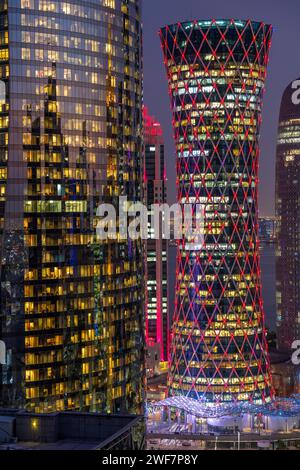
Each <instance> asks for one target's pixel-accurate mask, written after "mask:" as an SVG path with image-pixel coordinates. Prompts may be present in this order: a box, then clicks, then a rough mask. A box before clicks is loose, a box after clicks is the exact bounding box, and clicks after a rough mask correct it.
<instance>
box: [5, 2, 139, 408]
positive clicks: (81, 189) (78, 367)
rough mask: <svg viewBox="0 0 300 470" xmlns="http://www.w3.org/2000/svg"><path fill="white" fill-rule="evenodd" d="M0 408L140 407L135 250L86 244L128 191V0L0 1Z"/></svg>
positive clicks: (134, 178)
mask: <svg viewBox="0 0 300 470" xmlns="http://www.w3.org/2000/svg"><path fill="white" fill-rule="evenodd" d="M0 37H1V45H0V78H1V80H2V82H3V83H4V86H5V98H4V101H3V102H1V106H0V125H1V127H0V177H1V180H0V193H1V201H0V230H1V238H0V239H1V317H0V339H2V340H3V341H4V342H5V344H6V351H7V354H6V364H5V365H3V366H2V367H1V376H0V377H1V380H0V402H1V406H11V407H22V408H24V407H25V408H26V409H28V410H33V411H36V412H50V411H56V410H84V411H103V412H118V411H124V412H130V413H138V412H141V411H142V402H143V400H142V385H143V369H144V366H143V344H144V336H143V330H144V318H143V304H144V301H143V295H142V292H143V274H142V272H143V251H142V246H141V244H140V242H138V241H122V240H112V241H107V242H100V241H97V240H96V237H95V233H96V231H95V229H96V225H97V218H96V210H97V206H98V205H99V203H101V202H103V201H105V202H111V203H113V204H117V203H118V197H119V196H120V195H124V196H128V198H129V199H131V200H140V198H141V181H142V179H141V177H142V164H141V162H142V74H141V62H142V58H141V11H140V1H139V0H89V1H88V2H86V1H80V0H72V1H68V2H61V1H54V0H53V1H52V0H51V1H49V0H47V1H43V0H9V1H1V2H0Z"/></svg>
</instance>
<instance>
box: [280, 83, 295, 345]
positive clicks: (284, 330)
mask: <svg viewBox="0 0 300 470" xmlns="http://www.w3.org/2000/svg"><path fill="white" fill-rule="evenodd" d="M299 85H300V80H295V81H294V82H292V83H291V84H290V85H289V86H288V87H287V88H286V90H285V92H284V94H283V98H282V102H281V108H280V116H279V128H278V140H277V159H276V216H277V250H276V252H277V253H276V290H277V292H276V302H277V327H278V345H279V347H280V348H281V349H286V350H291V348H292V343H293V342H294V340H298V339H299V338H300V101H299V99H298V95H299V91H297V88H299Z"/></svg>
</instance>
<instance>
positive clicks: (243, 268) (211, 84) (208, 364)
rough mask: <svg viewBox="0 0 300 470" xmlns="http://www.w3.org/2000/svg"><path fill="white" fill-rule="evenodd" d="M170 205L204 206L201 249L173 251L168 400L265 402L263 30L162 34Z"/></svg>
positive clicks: (231, 25)
mask: <svg viewBox="0 0 300 470" xmlns="http://www.w3.org/2000/svg"><path fill="white" fill-rule="evenodd" d="M160 34H161V44H162V49H163V54H164V60H165V66H166V69H167V75H168V82H169V93H170V98H171V106H172V111H173V126H174V135H175V144H176V149H177V178H178V181H177V184H178V200H179V202H180V203H181V204H183V203H189V204H192V205H193V206H194V208H195V206H196V205H197V204H201V205H202V206H203V207H204V242H203V244H202V246H201V247H200V248H193V246H192V245H191V244H189V243H186V240H185V238H184V237H183V239H182V240H181V241H180V242H179V243H178V251H177V283H176V306H175V314H174V319H173V330H172V345H171V366H170V374H169V394H170V395H171V396H174V395H185V396H188V397H191V398H195V399H197V400H199V401H202V402H206V403H226V402H233V401H234V402H245V401H249V402H254V403H262V402H268V401H270V400H271V398H272V395H273V389H272V383H271V376H270V368H269V358H268V352H267V342H266V331H265V326H264V313H263V305H262V294H261V281H260V259H259V242H258V201H257V190H258V157H259V146H258V137H259V129H260V124H261V106H262V96H263V89H264V82H265V77H266V67H267V62H268V52H269V46H270V41H271V34H272V28H271V27H270V26H268V25H265V24H263V23H256V22H251V21H240V20H218V21H216V20H211V21H210V20H209V21H193V22H187V23H177V24H174V25H171V26H167V27H165V28H163V29H162V30H161V33H160Z"/></svg>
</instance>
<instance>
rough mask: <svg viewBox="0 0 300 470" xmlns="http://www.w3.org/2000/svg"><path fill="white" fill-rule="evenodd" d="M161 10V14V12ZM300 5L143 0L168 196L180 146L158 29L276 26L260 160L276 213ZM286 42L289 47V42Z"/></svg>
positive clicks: (149, 83) (263, 187) (267, 201)
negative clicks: (281, 130) (196, 23)
mask: <svg viewBox="0 0 300 470" xmlns="http://www.w3.org/2000/svg"><path fill="white" fill-rule="evenodd" d="M158 12H159V14H158ZM299 15H300V3H299V2H298V0H290V1H289V8H282V2H281V1H280V0H274V1H270V0H269V1H265V2H261V1H259V0H253V1H252V2H251V4H247V5H245V4H242V3H241V2H240V1H238V0H230V1H228V2H226V3H224V2H223V1H221V0H215V2H213V4H212V3H209V2H207V3H202V4H199V3H198V2H197V1H196V0H186V1H184V2H183V1H181V0H172V8H170V3H169V2H161V1H158V0H151V2H150V1H144V2H143V23H144V98H145V103H147V105H148V106H149V107H151V110H152V113H153V114H154V115H155V116H156V118H157V119H158V120H159V121H160V122H161V125H162V128H163V132H164V135H165V145H166V161H167V177H168V197H169V200H170V201H171V202H172V201H175V197H176V189H175V177H176V176H175V167H174V155H175V148H174V144H173V140H172V128H171V111H170V105H169V100H168V94H167V87H166V83H165V79H164V78H165V76H164V69H163V64H162V61H161V50H160V44H159V38H158V30H159V28H160V27H161V26H163V25H164V24H171V23H174V22H176V21H185V20H193V19H195V18H200V17H201V18H204V19H205V18H207V19H210V18H225V19H226V18H239V19H248V18H250V19H252V20H263V21H265V22H266V23H270V24H273V26H274V34H273V41H272V51H271V55H270V63H269V69H268V76H267V87H266V95H265V97H264V108H263V125H262V130H261V140H260V147H261V158H260V183H261V184H260V194H259V199H260V216H269V215H274V214H275V156H276V139H277V129H278V119H279V109H280V101H281V97H282V94H283V92H284V90H285V88H286V87H287V85H288V84H289V82H291V81H292V80H295V79H296V78H297V77H298V76H299V61H297V60H296V59H295V58H297V57H298V44H299V41H300V31H299V24H298V23H299ZM283 45H284V46H283Z"/></svg>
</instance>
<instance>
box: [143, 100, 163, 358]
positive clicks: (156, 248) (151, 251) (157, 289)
mask: <svg viewBox="0 0 300 470" xmlns="http://www.w3.org/2000/svg"><path fill="white" fill-rule="evenodd" d="M144 145H145V162H144V166H145V170H144V186H145V199H146V204H147V207H148V211H149V217H150V218H151V217H152V216H153V211H152V205H153V204H159V205H162V204H165V203H166V202H167V186H166V183H167V181H166V166H165V146H164V139H163V133H162V128H161V125H160V124H159V122H158V121H156V120H155V119H154V118H153V117H152V116H150V115H149V113H148V109H147V108H146V107H145V108H144ZM149 224H150V225H149V226H150V227H151V220H149ZM151 230H154V229H153V228H152V229H151V228H150V229H149V233H148V240H147V241H146V256H147V268H146V270H147V275H146V281H147V292H146V337H147V344H148V346H149V347H151V346H153V345H155V344H158V345H159V348H160V360H161V361H167V360H168V335H169V325H168V324H169V322H168V286H167V282H168V261H167V250H168V245H167V240H165V239H163V238H162V237H160V238H159V239H157V240H156V239H154V237H153V235H154V233H152V232H151Z"/></svg>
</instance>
